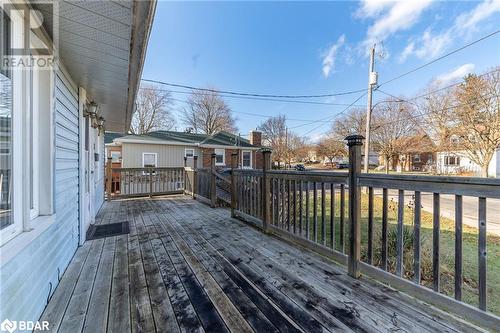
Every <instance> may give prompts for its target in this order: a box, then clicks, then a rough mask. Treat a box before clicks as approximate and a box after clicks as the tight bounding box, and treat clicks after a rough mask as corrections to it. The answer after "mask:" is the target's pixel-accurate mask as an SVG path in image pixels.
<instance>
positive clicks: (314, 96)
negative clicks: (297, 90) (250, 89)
mask: <svg viewBox="0 0 500 333" xmlns="http://www.w3.org/2000/svg"><path fill="white" fill-rule="evenodd" d="M141 80H142V81H145V82H152V83H157V84H162V85H166V86H170V87H177V88H184V89H190V90H199V91H207V92H213V93H218V94H228V95H236V96H251V97H269V98H320V97H335V96H344V95H352V94H356V93H359V92H362V91H364V89H358V90H351V91H343V92H338V93H332V94H319V95H274V94H256V93H245V92H237V91H228V90H218V89H209V88H200V87H194V86H189V85H184V84H177V83H168V82H164V81H159V80H151V79H141Z"/></svg>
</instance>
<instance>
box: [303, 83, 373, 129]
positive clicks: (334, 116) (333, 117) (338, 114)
mask: <svg viewBox="0 0 500 333" xmlns="http://www.w3.org/2000/svg"><path fill="white" fill-rule="evenodd" d="M365 94H366V92H364V93H363V94H361V95H360V96H359V97H358V98H356V99H355V100H354V101H353V102H352V103H351V105H350V106H348V107H346V108H345V109H344V110H342V111H341V112H339V113H337V114H335V115H333V116H332V117H329V118H330V119H329V120H328V121H327V122H323V123H322V124H320V125H318V126H316V127H314V128H311V129H310V130H309V131H307V132H305V133H304V134H302V135H307V134H309V133H311V132H312V131H315V130H317V129H318V128H320V127H323V126H324V125H325V124H328V123H329V122H330V121H332V120H333V119H335V118H337V117H339V116H340V115H341V114H343V113H344V112H346V111H347V110H348V109H349V108H350V107H351V106H352V105H354V104H355V103H356V102H357V101H359V100H360V99H361V98H362V97H364V96H365Z"/></svg>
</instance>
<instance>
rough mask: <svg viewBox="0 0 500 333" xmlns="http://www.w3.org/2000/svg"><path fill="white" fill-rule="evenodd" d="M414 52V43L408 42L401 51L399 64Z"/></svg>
mask: <svg viewBox="0 0 500 333" xmlns="http://www.w3.org/2000/svg"><path fill="white" fill-rule="evenodd" d="M414 50H415V42H410V43H409V44H408V45H407V46H406V47H405V49H404V50H403V53H401V56H400V57H399V62H405V61H406V58H408V57H409V56H410V55H412V54H413V51H414Z"/></svg>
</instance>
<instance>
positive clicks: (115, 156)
mask: <svg viewBox="0 0 500 333" xmlns="http://www.w3.org/2000/svg"><path fill="white" fill-rule="evenodd" d="M110 155H111V163H120V162H121V160H122V152H121V151H116V150H115V151H111V152H110Z"/></svg>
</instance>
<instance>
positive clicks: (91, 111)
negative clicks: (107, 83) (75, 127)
mask: <svg viewBox="0 0 500 333" xmlns="http://www.w3.org/2000/svg"><path fill="white" fill-rule="evenodd" d="M97 107H98V106H97V103H96V102H94V101H92V102H90V103H88V104H87V105H86V107H85V111H84V113H83V115H84V117H90V119H95V118H97Z"/></svg>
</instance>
